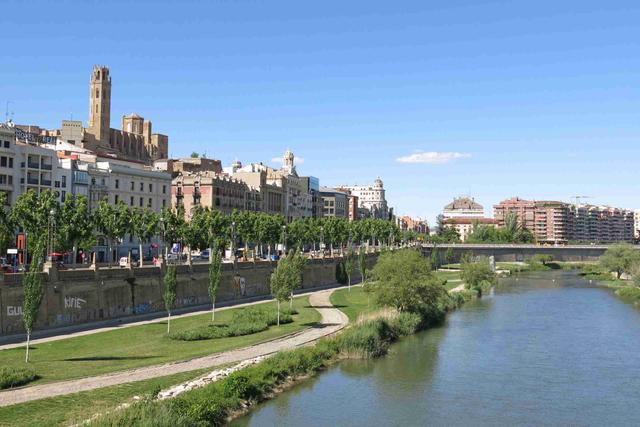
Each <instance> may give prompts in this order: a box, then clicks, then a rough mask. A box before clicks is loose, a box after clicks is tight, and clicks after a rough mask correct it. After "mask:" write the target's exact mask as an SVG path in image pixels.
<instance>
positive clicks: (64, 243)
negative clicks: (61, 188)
mask: <svg viewBox="0 0 640 427" xmlns="http://www.w3.org/2000/svg"><path fill="white" fill-rule="evenodd" d="M60 217H61V221H60V224H59V226H58V237H59V238H58V241H59V242H60V245H61V248H62V249H64V250H68V249H71V250H72V252H73V261H72V264H73V266H74V267H75V265H76V259H77V258H78V247H79V245H80V244H81V243H84V244H90V243H89V242H91V239H92V238H93V237H94V222H93V221H92V219H91V214H90V212H89V201H88V200H87V198H86V197H85V196H83V195H77V196H67V197H66V198H65V200H64V203H63V204H62V209H61V213H60ZM93 244H94V245H95V242H93Z"/></svg>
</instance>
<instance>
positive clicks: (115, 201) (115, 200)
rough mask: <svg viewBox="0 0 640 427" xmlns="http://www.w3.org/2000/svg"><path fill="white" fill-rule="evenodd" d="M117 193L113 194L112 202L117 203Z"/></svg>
mask: <svg viewBox="0 0 640 427" xmlns="http://www.w3.org/2000/svg"><path fill="white" fill-rule="evenodd" d="M118 198H119V197H118V195H117V194H116V195H115V196H113V202H114V203H115V204H116V205H117V204H118Z"/></svg>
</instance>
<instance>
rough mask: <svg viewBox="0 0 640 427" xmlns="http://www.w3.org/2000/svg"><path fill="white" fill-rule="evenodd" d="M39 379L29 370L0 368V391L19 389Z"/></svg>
mask: <svg viewBox="0 0 640 427" xmlns="http://www.w3.org/2000/svg"><path fill="white" fill-rule="evenodd" d="M38 378H39V377H38V376H37V375H36V373H35V372H34V371H33V369H29V368H10V367H6V366H5V367H2V368H0V390H4V389H6V388H12V387H19V386H21V385H25V384H28V383H30V382H31V381H35V380H37V379H38Z"/></svg>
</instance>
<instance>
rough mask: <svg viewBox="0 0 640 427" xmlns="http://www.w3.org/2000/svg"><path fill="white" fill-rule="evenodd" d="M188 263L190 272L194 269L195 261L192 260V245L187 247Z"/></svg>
mask: <svg viewBox="0 0 640 427" xmlns="http://www.w3.org/2000/svg"><path fill="white" fill-rule="evenodd" d="M187 263H189V270H191V268H192V267H193V260H192V259H191V245H189V246H188V247H187Z"/></svg>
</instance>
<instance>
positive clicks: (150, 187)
mask: <svg viewBox="0 0 640 427" xmlns="http://www.w3.org/2000/svg"><path fill="white" fill-rule="evenodd" d="M152 191H153V184H151V183H149V193H151V192H152Z"/></svg>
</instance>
